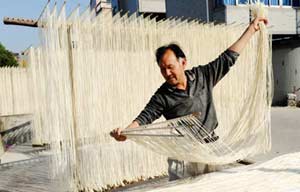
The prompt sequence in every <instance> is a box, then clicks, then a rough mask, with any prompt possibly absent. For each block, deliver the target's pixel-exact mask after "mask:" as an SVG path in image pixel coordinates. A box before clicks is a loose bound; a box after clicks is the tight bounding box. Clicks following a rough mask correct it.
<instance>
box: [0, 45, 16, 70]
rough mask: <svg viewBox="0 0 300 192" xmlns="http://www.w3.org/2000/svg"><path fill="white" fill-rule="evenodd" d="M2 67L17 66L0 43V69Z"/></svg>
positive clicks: (11, 55) (10, 54)
mask: <svg viewBox="0 0 300 192" xmlns="http://www.w3.org/2000/svg"><path fill="white" fill-rule="evenodd" d="M4 66H10V67H13V66H18V62H17V61H16V59H15V57H14V55H13V54H12V53H11V52H10V51H8V50H6V49H5V47H4V46H3V45H2V44H1V43H0V67H4Z"/></svg>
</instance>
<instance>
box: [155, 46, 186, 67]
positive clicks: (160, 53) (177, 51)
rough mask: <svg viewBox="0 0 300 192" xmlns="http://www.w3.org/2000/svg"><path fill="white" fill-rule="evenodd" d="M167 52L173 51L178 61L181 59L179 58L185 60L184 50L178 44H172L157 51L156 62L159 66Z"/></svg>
mask: <svg viewBox="0 0 300 192" xmlns="http://www.w3.org/2000/svg"><path fill="white" fill-rule="evenodd" d="M167 50H171V51H173V53H174V54H175V56H176V58H177V59H179V58H184V59H185V54H184V52H183V51H182V49H181V48H180V46H179V45H177V44H176V43H170V44H169V45H165V46H161V47H159V48H158V49H156V52H155V56H156V62H157V64H158V65H159V62H160V60H161V58H162V57H163V56H164V54H165V53H166V51H167Z"/></svg>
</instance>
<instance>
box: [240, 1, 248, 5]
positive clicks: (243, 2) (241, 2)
mask: <svg viewBox="0 0 300 192" xmlns="http://www.w3.org/2000/svg"><path fill="white" fill-rule="evenodd" d="M239 4H248V0H239Z"/></svg>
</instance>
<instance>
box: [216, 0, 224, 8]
mask: <svg viewBox="0 0 300 192" xmlns="http://www.w3.org/2000/svg"><path fill="white" fill-rule="evenodd" d="M215 2H216V7H221V6H223V5H224V2H223V0H216V1H215Z"/></svg>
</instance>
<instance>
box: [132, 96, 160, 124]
mask: <svg viewBox="0 0 300 192" xmlns="http://www.w3.org/2000/svg"><path fill="white" fill-rule="evenodd" d="M164 109H165V103H164V101H163V99H162V96H161V95H160V94H159V93H155V94H154V95H153V96H152V97H151V99H150V101H149V102H148V104H147V105H146V107H145V108H144V109H143V111H141V113H140V114H139V115H138V116H137V118H135V121H137V122H138V123H139V125H146V124H150V123H152V122H153V121H155V120H156V119H158V118H159V117H160V116H161V115H162V114H163V111H164Z"/></svg>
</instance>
